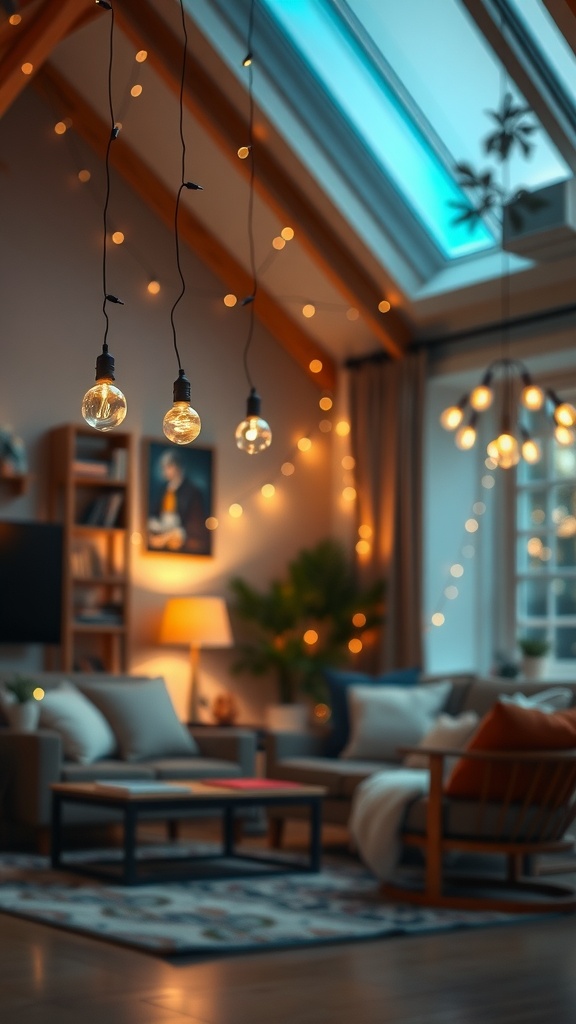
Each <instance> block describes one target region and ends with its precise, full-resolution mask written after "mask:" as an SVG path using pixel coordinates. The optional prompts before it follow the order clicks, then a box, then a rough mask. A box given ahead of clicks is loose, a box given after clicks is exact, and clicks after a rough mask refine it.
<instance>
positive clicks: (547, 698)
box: [498, 686, 573, 712]
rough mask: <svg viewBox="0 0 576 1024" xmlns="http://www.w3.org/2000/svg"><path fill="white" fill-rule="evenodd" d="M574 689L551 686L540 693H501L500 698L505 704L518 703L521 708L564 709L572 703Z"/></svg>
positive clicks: (540, 709) (550, 710) (549, 710)
mask: <svg viewBox="0 0 576 1024" xmlns="http://www.w3.org/2000/svg"><path fill="white" fill-rule="evenodd" d="M572 696H573V694H572V690H569V689H568V687H566V686H550V687H548V689H547V690H540V691H539V692H538V693H531V694H530V695H528V694H526V693H501V694H500V696H499V697H498V700H500V701H502V702H503V703H504V704H518V706H519V707H521V708H536V709H537V710H538V711H548V712H552V711H563V710H564V709H565V708H569V707H570V704H571V703H572Z"/></svg>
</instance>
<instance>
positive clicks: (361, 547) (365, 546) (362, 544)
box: [356, 540, 370, 555]
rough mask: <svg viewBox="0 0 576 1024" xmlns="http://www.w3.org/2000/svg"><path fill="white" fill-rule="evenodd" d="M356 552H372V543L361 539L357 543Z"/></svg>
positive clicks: (365, 553)
mask: <svg viewBox="0 0 576 1024" xmlns="http://www.w3.org/2000/svg"><path fill="white" fill-rule="evenodd" d="M356 552H357V553H358V554H359V555H368V554H369V553H370V544H369V542H368V541H367V540H359V541H358V543H357V544H356Z"/></svg>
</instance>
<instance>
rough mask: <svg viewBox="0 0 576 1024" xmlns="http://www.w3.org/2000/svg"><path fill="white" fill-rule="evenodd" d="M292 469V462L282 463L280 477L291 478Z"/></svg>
mask: <svg viewBox="0 0 576 1024" xmlns="http://www.w3.org/2000/svg"><path fill="white" fill-rule="evenodd" d="M294 469H295V467H294V465H293V463H292V462H283V463H282V465H281V466H280V472H281V473H282V476H292V474H293V472H294Z"/></svg>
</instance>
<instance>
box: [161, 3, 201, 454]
mask: <svg viewBox="0 0 576 1024" xmlns="http://www.w3.org/2000/svg"><path fill="white" fill-rule="evenodd" d="M180 18H181V23H182V39H183V47H182V70H181V76H180V98H179V131H180V143H181V167H180V170H181V174H180V187H179V188H178V192H177V195H176V206H175V209H174V246H175V250H176V268H177V270H178V276H179V277H180V292H179V294H178V295H177V297H176V299H175V300H174V304H173V306H172V309H171V310H170V324H171V327H172V341H173V345H174V352H175V354H176V360H177V363H178V376H177V378H176V380H175V381H174V385H173V393H172V397H173V404H172V408H171V409H169V410H168V412H167V413H166V415H165V416H164V420H163V423H162V430H163V431H164V434H165V436H166V437H167V438H168V440H169V441H172V442H173V443H174V444H189V443H190V442H191V441H194V440H195V439H196V438H197V437H198V434H199V433H200V428H201V422H200V416H199V415H198V413H197V412H196V409H193V408H192V406H191V405H190V397H191V390H192V389H191V385H190V381H189V380H188V377H187V376H186V374H185V372H184V368H183V366H182V362H181V359H180V352H179V350H178V342H177V339H176V324H175V320H174V313H175V311H176V307H177V306H178V304H179V302H180V301H181V299H182V298H183V296H184V293H185V291H186V282H185V280H184V275H183V273H182V265H181V262H180V239H179V235H178V214H179V211H180V200H181V197H182V192H183V190H184V189H192V190H194V191H197V190H198V189H201V188H202V186H201V185H196V184H195V183H194V182H192V181H186V140H185V138H184V126H183V120H184V83H185V79H186V53H187V50H188V33H187V31H186V16H185V13H184V3H183V0H180Z"/></svg>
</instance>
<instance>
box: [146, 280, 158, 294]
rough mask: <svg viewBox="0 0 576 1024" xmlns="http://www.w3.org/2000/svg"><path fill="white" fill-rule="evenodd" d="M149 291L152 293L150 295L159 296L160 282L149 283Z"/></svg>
mask: <svg viewBox="0 0 576 1024" xmlns="http://www.w3.org/2000/svg"><path fill="white" fill-rule="evenodd" d="M148 291H149V292H150V295H158V292H159V291H160V281H149V282H148Z"/></svg>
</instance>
